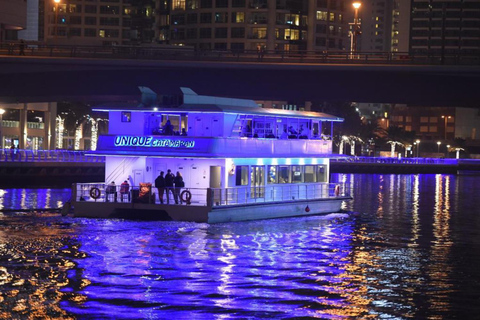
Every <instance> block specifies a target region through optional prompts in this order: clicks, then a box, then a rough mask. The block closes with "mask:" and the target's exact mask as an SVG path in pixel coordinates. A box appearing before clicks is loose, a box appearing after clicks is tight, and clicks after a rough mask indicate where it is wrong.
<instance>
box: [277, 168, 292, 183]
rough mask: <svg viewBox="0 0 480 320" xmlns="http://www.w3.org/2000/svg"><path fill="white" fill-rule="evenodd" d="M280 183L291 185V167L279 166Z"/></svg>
mask: <svg viewBox="0 0 480 320" xmlns="http://www.w3.org/2000/svg"><path fill="white" fill-rule="evenodd" d="M278 183H290V166H278Z"/></svg>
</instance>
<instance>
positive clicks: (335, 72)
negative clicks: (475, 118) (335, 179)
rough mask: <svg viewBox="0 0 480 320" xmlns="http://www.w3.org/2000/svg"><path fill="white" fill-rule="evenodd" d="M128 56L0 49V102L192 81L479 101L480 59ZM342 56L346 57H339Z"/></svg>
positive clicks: (244, 94) (173, 87) (173, 89)
mask: <svg viewBox="0 0 480 320" xmlns="http://www.w3.org/2000/svg"><path fill="white" fill-rule="evenodd" d="M205 60H206V59H203V60H202V59H197V60H194V59H190V60H188V59H183V60H182V59H173V58H170V60H169V59H146V58H144V59H141V60H138V59H132V58H125V57H123V56H119V55H117V56H113V55H111V54H110V55H107V56H98V55H97V56H93V57H87V58H85V57H78V56H72V55H69V56H55V55H54V54H53V55H52V56H39V55H29V52H27V56H25V57H23V56H21V57H19V56H13V55H3V56H0V103H2V102H3V103H12V102H33V101H36V102H42V101H61V100H77V101H126V100H133V99H137V98H138V97H139V91H138V89H137V87H138V86H141V85H142V86H147V87H150V88H151V89H152V90H154V91H156V92H157V93H158V94H176V93H179V87H190V88H192V89H194V90H195V91H196V92H198V93H200V94H204V95H216V96H225V97H238V98H250V99H256V100H287V101H356V102H380V103H408V104H410V105H415V106H465V107H475V108H478V107H479V104H478V101H480V90H478V85H479V84H480V66H479V65H416V64H411V63H409V62H408V61H407V62H402V63H400V64H398V63H388V59H387V60H382V61H376V62H374V63H371V62H372V61H371V60H369V62H368V63H367V61H365V60H358V61H359V62H361V63H358V62H357V61H355V62H351V61H348V63H345V61H346V60H342V61H336V60H324V61H323V62H321V60H318V59H317V60H315V61H313V62H311V61H310V60H308V59H303V60H288V59H284V60H279V59H276V60H275V59H266V58H265V59H264V60H262V61H258V60H257V59H256V58H255V59H250V60H249V61H239V60H238V59H233V58H232V59H230V61H227V60H218V61H212V60H213V59H209V60H208V61H205ZM339 62H341V63H339Z"/></svg>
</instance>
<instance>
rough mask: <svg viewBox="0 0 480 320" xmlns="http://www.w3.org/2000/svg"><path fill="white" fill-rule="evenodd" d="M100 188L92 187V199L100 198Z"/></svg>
mask: <svg viewBox="0 0 480 320" xmlns="http://www.w3.org/2000/svg"><path fill="white" fill-rule="evenodd" d="M100 194H101V192H100V189H98V188H96V187H93V188H92V189H90V197H92V199H95V200H97V199H98V198H100Z"/></svg>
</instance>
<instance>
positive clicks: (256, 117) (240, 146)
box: [96, 88, 343, 157]
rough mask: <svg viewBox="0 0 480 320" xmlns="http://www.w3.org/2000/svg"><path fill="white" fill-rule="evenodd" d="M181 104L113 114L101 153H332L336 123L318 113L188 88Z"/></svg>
mask: <svg viewBox="0 0 480 320" xmlns="http://www.w3.org/2000/svg"><path fill="white" fill-rule="evenodd" d="M182 91H183V92H184V103H183V104H182V105H181V106H180V107H178V108H164V109H158V108H153V109H152V108H150V109H140V108H127V109H121V110H120V109H96V110H97V111H108V112H109V135H103V136H100V138H99V141H98V147H97V150H98V152H99V153H102V154H123V155H151V156H155V155H161V156H191V157H195V156H197V157H207V156H209V157H255V156H259V155H262V156H263V157H286V156H288V157H295V156H318V155H322V154H323V155H325V154H330V153H331V151H332V142H331V139H330V134H323V133H324V132H327V133H330V132H332V130H333V123H334V122H342V121H343V119H341V118H338V117H335V116H332V115H328V114H324V113H316V112H307V111H290V110H279V109H264V108H260V107H258V105H257V104H256V103H255V102H254V101H252V100H243V99H229V98H220V97H208V96H200V95H197V94H196V93H194V92H193V91H191V90H190V89H187V88H182Z"/></svg>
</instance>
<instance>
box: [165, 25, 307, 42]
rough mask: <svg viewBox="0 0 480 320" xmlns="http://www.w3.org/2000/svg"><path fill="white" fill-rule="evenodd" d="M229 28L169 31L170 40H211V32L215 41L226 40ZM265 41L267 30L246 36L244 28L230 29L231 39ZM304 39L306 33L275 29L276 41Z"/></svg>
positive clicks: (252, 31) (256, 31)
mask: <svg viewBox="0 0 480 320" xmlns="http://www.w3.org/2000/svg"><path fill="white" fill-rule="evenodd" d="M228 29H229V28H226V27H225V28H187V29H183V28H175V29H173V30H172V31H171V39H172V40H183V39H197V36H198V37H199V38H200V39H210V38H212V31H213V33H214V37H215V38H217V39H225V38H228ZM246 37H247V38H248V39H266V38H267V28H252V29H251V32H250V33H249V34H248V35H247V34H246V32H245V28H241V27H238V28H230V38H233V39H244V38H246ZM305 38H306V32H305V31H301V30H296V29H276V30H275V39H276V40H304V39H305Z"/></svg>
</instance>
